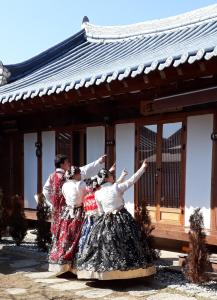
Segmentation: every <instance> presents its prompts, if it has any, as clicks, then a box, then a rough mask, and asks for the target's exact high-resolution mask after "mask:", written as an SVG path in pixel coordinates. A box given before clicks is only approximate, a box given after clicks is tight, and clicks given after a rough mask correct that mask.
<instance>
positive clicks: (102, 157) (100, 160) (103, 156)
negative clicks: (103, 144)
mask: <svg viewBox="0 0 217 300" xmlns="http://www.w3.org/2000/svg"><path fill="white" fill-rule="evenodd" d="M106 157H107V155H106V154H104V155H102V156H101V157H100V158H99V162H100V163H101V164H103V163H104V162H105V160H106Z"/></svg>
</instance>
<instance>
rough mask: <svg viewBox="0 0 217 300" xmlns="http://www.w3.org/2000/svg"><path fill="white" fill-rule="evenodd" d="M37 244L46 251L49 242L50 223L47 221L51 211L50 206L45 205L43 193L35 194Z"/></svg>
mask: <svg viewBox="0 0 217 300" xmlns="http://www.w3.org/2000/svg"><path fill="white" fill-rule="evenodd" d="M36 198H37V203H38V204H37V220H38V228H37V238H36V241H37V244H38V248H39V249H40V250H43V251H48V248H49V245H50V243H51V232H50V223H49V222H48V220H49V218H50V216H51V211H50V208H49V207H48V206H47V205H46V202H45V197H44V195H43V194H42V193H41V194H37V195H36Z"/></svg>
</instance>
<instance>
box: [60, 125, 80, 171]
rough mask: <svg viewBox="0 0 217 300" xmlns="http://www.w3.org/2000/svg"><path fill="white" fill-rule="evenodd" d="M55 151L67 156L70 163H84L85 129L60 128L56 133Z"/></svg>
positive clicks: (76, 164)
mask: <svg viewBox="0 0 217 300" xmlns="http://www.w3.org/2000/svg"><path fill="white" fill-rule="evenodd" d="M56 153H61V154H65V155H67V156H68V158H69V160H70V162H71V164H72V165H75V166H83V165H85V163H86V134H85V130H61V131H58V132H57V133H56Z"/></svg>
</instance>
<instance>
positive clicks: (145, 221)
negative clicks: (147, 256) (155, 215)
mask: <svg viewBox="0 0 217 300" xmlns="http://www.w3.org/2000/svg"><path fill="white" fill-rule="evenodd" d="M136 219H137V222H138V224H139V227H140V230H141V231H142V234H143V236H144V238H145V239H146V241H147V243H148V246H149V249H150V253H151V259H152V260H156V259H158V258H159V251H158V250H156V249H154V248H153V246H152V236H151V233H152V231H153V230H154V228H155V227H154V225H153V224H152V222H151V217H150V214H149V211H148V209H147V208H146V206H144V207H142V208H139V209H138V211H137V216H136Z"/></svg>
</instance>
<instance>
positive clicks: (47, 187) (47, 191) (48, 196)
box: [42, 176, 53, 208]
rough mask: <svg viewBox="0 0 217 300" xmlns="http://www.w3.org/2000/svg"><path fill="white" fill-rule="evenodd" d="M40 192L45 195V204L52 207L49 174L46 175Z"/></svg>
mask: <svg viewBox="0 0 217 300" xmlns="http://www.w3.org/2000/svg"><path fill="white" fill-rule="evenodd" d="M42 193H43V194H44V196H45V202H46V204H47V205H48V206H49V207H50V208H52V206H53V205H52V203H51V186H50V176H49V177H48V179H47V181H46V182H45V185H44V186H43V191H42Z"/></svg>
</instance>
